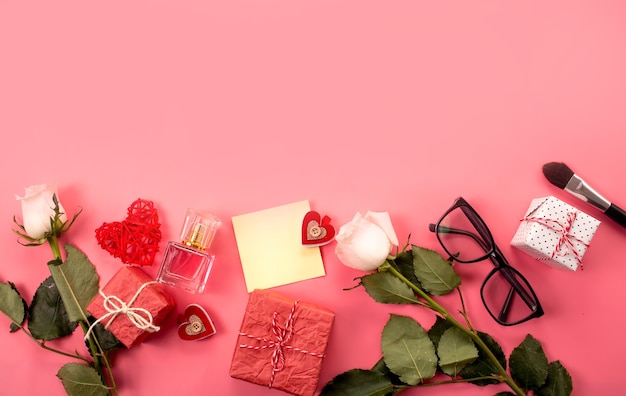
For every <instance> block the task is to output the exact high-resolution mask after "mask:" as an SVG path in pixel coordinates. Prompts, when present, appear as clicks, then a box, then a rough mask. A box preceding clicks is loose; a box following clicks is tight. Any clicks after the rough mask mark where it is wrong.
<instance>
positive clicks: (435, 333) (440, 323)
mask: <svg viewBox="0 0 626 396" xmlns="http://www.w3.org/2000/svg"><path fill="white" fill-rule="evenodd" d="M452 326H453V325H452V323H451V322H450V321H447V320H445V319H444V318H442V317H441V316H437V319H435V323H434V324H433V325H432V326H431V327H430V330H428V337H430V340H431V341H432V342H433V345H434V346H435V349H437V347H438V345H439V340H440V339H441V336H442V335H443V333H444V332H445V331H446V330H448V329H449V328H451V327H452Z"/></svg>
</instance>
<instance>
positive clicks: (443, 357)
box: [437, 327, 478, 377]
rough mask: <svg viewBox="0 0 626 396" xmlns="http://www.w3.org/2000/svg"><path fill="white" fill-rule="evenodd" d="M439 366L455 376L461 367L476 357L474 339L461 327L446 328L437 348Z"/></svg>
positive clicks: (476, 351)
mask: <svg viewBox="0 0 626 396" xmlns="http://www.w3.org/2000/svg"><path fill="white" fill-rule="evenodd" d="M437 355H439V367H441V371H443V372H444V373H446V374H448V375H449V376H451V377H456V376H457V375H458V374H459V372H460V371H461V370H462V369H463V367H465V366H467V365H468V364H470V363H472V362H473V361H474V360H476V358H478V350H477V349H476V346H475V345H474V341H472V339H471V338H470V336H468V335H467V334H465V333H464V332H463V331H462V330H461V329H458V328H456V327H452V328H449V329H448V330H446V331H445V332H444V333H443V335H442V336H441V339H440V340H439V346H438V348H437Z"/></svg>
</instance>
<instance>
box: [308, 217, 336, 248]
mask: <svg viewBox="0 0 626 396" xmlns="http://www.w3.org/2000/svg"><path fill="white" fill-rule="evenodd" d="M330 220H331V219H330V217H328V216H324V217H322V216H321V215H320V214H319V213H317V212H316V211H314V210H312V211H310V212H307V214H306V215H304V220H303V221H302V245H304V246H322V245H326V244H328V243H330V242H331V241H332V240H333V238H334V237H335V228H334V227H333V226H332V225H331V224H330Z"/></svg>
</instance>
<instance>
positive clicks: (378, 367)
mask: <svg viewBox="0 0 626 396" xmlns="http://www.w3.org/2000/svg"><path fill="white" fill-rule="evenodd" d="M371 370H372V371H377V372H379V373H381V374H383V375H384V376H385V377H387V379H389V381H391V383H392V384H394V385H401V386H405V385H407V384H406V383H405V382H402V380H401V379H400V377H398V376H397V375H395V374H394V373H392V372H391V370H389V367H387V365H386V364H385V359H383V358H380V359H379V360H378V362H376V364H375V365H374V367H372V368H371Z"/></svg>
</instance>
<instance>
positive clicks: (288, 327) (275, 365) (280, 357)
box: [239, 300, 324, 388]
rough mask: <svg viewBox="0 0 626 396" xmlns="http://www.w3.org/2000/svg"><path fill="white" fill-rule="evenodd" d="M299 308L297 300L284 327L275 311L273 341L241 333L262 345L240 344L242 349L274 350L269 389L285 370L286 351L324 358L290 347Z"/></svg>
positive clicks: (321, 355)
mask: <svg viewBox="0 0 626 396" xmlns="http://www.w3.org/2000/svg"><path fill="white" fill-rule="evenodd" d="M297 306H298V301H297V300H296V301H295V302H294V303H293V306H292V307H291V312H290V313H289V316H288V317H287V320H286V321H285V324H284V326H281V325H280V324H279V323H278V312H276V311H274V313H273V314H272V326H271V330H272V334H273V335H274V339H273V340H269V339H267V338H263V337H256V336H254V335H251V334H247V333H243V332H240V333H239V335H240V336H244V337H248V338H251V339H253V340H256V341H258V342H260V343H261V345H248V344H240V345H239V347H240V348H248V349H254V350H257V351H258V350H263V349H272V350H273V351H272V356H271V359H270V363H271V365H272V375H271V376H270V382H269V387H270V388H271V387H272V385H273V384H274V378H275V377H276V373H278V372H280V371H281V370H283V369H284V368H285V349H289V350H292V351H295V352H300V353H305V354H307V355H311V356H316V357H319V358H323V357H324V354H321V353H317V352H311V351H307V350H306V349H302V348H298V347H296V346H293V345H289V344H288V342H289V340H291V337H292V335H293V324H294V322H295V319H296V315H295V313H296V308H297Z"/></svg>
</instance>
